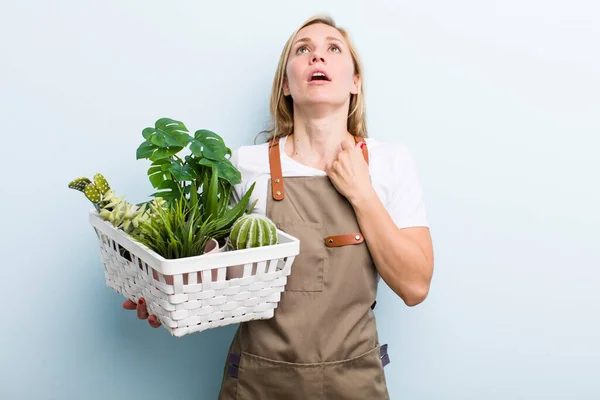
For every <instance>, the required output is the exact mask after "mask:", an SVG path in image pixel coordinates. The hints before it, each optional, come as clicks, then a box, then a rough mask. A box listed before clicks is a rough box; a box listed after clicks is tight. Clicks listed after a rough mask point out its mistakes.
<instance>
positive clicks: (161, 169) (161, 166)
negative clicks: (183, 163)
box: [148, 159, 171, 188]
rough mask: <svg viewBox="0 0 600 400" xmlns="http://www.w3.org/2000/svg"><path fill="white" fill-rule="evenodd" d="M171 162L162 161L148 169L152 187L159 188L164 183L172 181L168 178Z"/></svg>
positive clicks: (155, 162) (157, 161)
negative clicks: (166, 180) (168, 180)
mask: <svg viewBox="0 0 600 400" xmlns="http://www.w3.org/2000/svg"><path fill="white" fill-rule="evenodd" d="M170 161H171V160H170V159H161V160H156V161H154V162H153V163H152V165H151V166H150V168H149V169H148V179H150V183H151V184H152V187H154V188H158V186H159V185H160V183H161V182H162V181H164V180H165V179H170V177H169V178H167V177H168V172H166V171H167V170H168V168H169V166H170Z"/></svg>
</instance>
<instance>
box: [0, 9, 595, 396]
mask: <svg viewBox="0 0 600 400" xmlns="http://www.w3.org/2000/svg"><path fill="white" fill-rule="evenodd" d="M320 11H326V12H330V13H331V14H332V15H333V16H334V17H335V18H336V20H337V21H338V22H339V24H340V25H342V26H345V27H348V28H349V29H350V32H351V34H352V36H353V37H354V39H355V42H356V44H357V46H358V50H359V52H360V54H361V55H362V57H363V59H364V64H365V67H366V76H365V87H366V90H367V105H368V124H369V128H370V134H371V135H372V136H374V137H377V138H379V139H381V140H389V141H394V142H404V143H405V144H407V145H408V146H409V148H410V149H411V151H412V152H413V154H414V156H415V159H416V161H417V165H418V168H419V174H420V177H421V180H422V184H423V190H424V196H425V200H426V204H427V207H428V216H429V220H430V223H431V229H432V235H433V238H434V245H435V255H436V265H435V274H434V280H433V283H432V287H431V292H430V296H429V298H428V299H427V300H426V301H425V302H424V303H423V304H421V305H419V306H417V307H415V308H408V307H406V306H405V305H404V304H403V302H402V301H401V300H400V299H399V298H398V297H395V295H393V293H392V292H391V291H390V290H389V289H388V288H387V287H386V286H385V285H384V284H382V285H381V291H380V295H379V298H378V308H377V309H376V310H377V316H378V321H379V327H380V336H381V339H382V341H383V342H388V343H389V344H390V353H391V358H392V363H391V364H390V365H389V367H388V368H386V373H387V377H388V382H389V388H390V393H391V396H392V399H407V400H451V399H452V400H465V399H473V400H508V399H511V400H514V399H527V400H531V399H544V400H551V399H561V400H572V399H577V400H587V399H589V400H592V399H598V398H600V380H599V379H598V376H599V374H600V344H599V343H598V339H599V338H600V321H599V306H600V300H599V295H598V288H599V284H600V271H599V267H600V246H599V243H598V241H599V239H600V233H599V229H598V228H600V213H599V212H598V209H599V207H600V189H599V183H600V179H599V173H600V162H599V160H598V152H599V147H600V146H599V145H600V139H599V137H600V118H599V117H600V115H599V111H600V51H599V43H600V6H599V5H598V3H597V2H595V1H593V0H588V1H583V0H570V1H566V0H563V1H541V0H539V1H533V0H518V1H517V0H505V1H476V0H457V1H452V2H448V1H442V0H430V1H420V2H418V3H417V2H397V1H371V2H369V4H367V2H366V1H365V2H359V1H354V2H352V1H341V0H340V1H330V2H322V1H301V2H300V1H299V2H294V3H288V2H280V1H275V0H270V1H253V2H242V1H240V2H228V1H223V2H216V1H215V2H198V1H168V2H167V1H148V0H145V1H141V0H139V1H116V0H107V1H104V2H82V1H73V0H71V1H67V0H64V1H51V2H50V1H37V2H24V1H23V2H16V1H15V2H3V3H2V5H1V6H0V14H1V15H2V16H3V18H2V19H3V22H2V24H1V25H0V37H1V39H0V57H1V62H0V126H1V131H0V132H1V135H2V167H3V173H2V184H1V185H0V187H1V189H0V190H1V202H2V207H1V210H2V218H1V221H2V222H1V224H2V229H1V230H0V243H1V246H2V248H1V249H2V267H1V269H0V271H1V276H2V279H1V281H0V282H1V286H0V287H1V290H0V296H1V300H2V305H3V308H2V314H1V316H0V317H1V319H2V329H1V331H0V332H1V333H0V349H1V355H0V377H1V384H0V398H1V399H3V400H4V399H6V400H21V399H26V400H28V399H60V400H70V399H90V400H95V399H114V400H120V399H127V400H130V399H145V400H151V399H181V400H183V399H214V398H216V393H217V391H218V388H219V384H220V379H221V368H222V364H223V359H224V357H225V354H226V350H227V347H228V345H229V341H230V339H231V337H232V335H233V333H234V327H231V326H230V327H227V328H222V329H216V330H210V331H207V332H204V333H201V334H194V335H190V336H187V337H184V338H181V339H176V338H173V337H171V336H170V335H169V334H168V333H167V331H166V330H164V329H159V330H153V329H151V328H149V327H148V325H147V323H146V322H141V321H138V320H137V319H136V317H135V315H134V314H133V313H132V312H128V311H125V310H122V309H121V308H120V304H121V301H122V298H121V297H120V296H119V295H117V294H115V293H114V292H112V291H111V290H110V289H108V288H107V287H106V286H105V284H104V276H103V270H102V266H101V264H100V261H99V252H98V249H97V245H96V242H95V235H94V233H93V230H92V228H91V226H90V225H89V223H88V221H87V214H86V213H87V210H88V209H89V208H90V204H89V202H88V201H87V200H86V199H85V197H83V195H81V194H79V193H77V192H75V191H72V190H70V189H68V188H67V183H68V182H69V181H70V180H71V179H73V178H75V177H78V176H92V175H93V174H94V173H96V172H102V173H104V174H105V175H106V176H107V177H108V178H109V180H110V182H111V184H112V185H113V187H114V189H115V190H116V191H117V192H118V193H120V194H125V195H126V196H127V198H128V200H130V201H132V202H134V201H142V200H145V199H146V196H147V195H148V194H149V193H151V190H152V188H151V186H150V183H149V181H148V179H147V177H146V170H147V167H148V163H147V161H145V160H144V161H136V160H135V150H136V148H137V146H138V145H139V144H140V143H141V140H142V136H141V130H142V129H143V128H145V127H147V126H150V125H152V124H153V123H154V121H155V120H156V119H158V118H160V117H163V116H169V117H172V118H175V119H179V120H182V121H184V122H185V123H186V124H187V125H188V127H189V128H190V129H193V130H196V129H201V128H206V129H212V130H214V131H216V132H218V133H219V134H221V135H222V136H223V137H224V138H225V139H226V141H227V143H228V145H230V146H231V147H237V146H239V145H242V144H251V143H252V141H253V138H254V135H255V134H256V133H257V132H259V131H260V130H262V129H263V128H264V127H265V123H266V121H267V118H268V96H269V92H270V89H271V82H272V77H273V74H274V72H275V67H276V65H277V61H278V57H279V55H280V51H281V49H282V47H283V44H284V42H285V40H286V39H287V38H288V35H289V34H290V33H291V32H292V31H293V30H294V29H295V28H296V27H297V26H298V25H299V24H300V23H301V22H303V21H304V20H305V19H306V18H308V17H309V16H310V15H312V14H313V13H316V12H320Z"/></svg>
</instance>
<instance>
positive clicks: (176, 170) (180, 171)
mask: <svg viewBox="0 0 600 400" xmlns="http://www.w3.org/2000/svg"><path fill="white" fill-rule="evenodd" d="M169 172H171V173H172V174H173V177H174V178H175V179H176V180H178V181H192V180H194V179H196V174H195V173H194V171H192V169H191V168H190V166H189V165H181V164H179V163H178V162H176V163H173V164H171V165H170V166H169Z"/></svg>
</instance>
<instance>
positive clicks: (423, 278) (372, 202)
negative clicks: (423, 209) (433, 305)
mask: <svg viewBox="0 0 600 400" xmlns="http://www.w3.org/2000/svg"><path fill="white" fill-rule="evenodd" d="M351 204H352V206H353V208H354V211H355V213H356V216H357V219H358V223H359V226H360V229H361V232H362V234H363V236H364V238H365V242H366V243H367V246H368V249H369V252H370V253H371V257H372V258H373V261H374V263H375V266H376V267H377V270H378V272H379V274H380V275H381V278H382V279H383V280H384V281H385V282H386V283H387V285H388V286H389V287H390V288H391V289H392V290H393V291H394V292H395V293H396V294H397V295H398V296H400V297H401V298H402V300H404V302H405V303H406V304H407V305H409V306H414V305H416V304H419V303H420V302H422V301H423V300H424V299H425V297H426V296H427V293H428V292H429V284H430V281H431V275H432V270H433V261H432V260H431V258H432V257H431V256H428V255H427V251H426V249H425V248H424V247H423V246H422V245H421V244H420V243H419V241H418V240H417V239H416V238H415V237H414V232H412V233H409V230H406V229H399V228H398V227H397V226H396V224H395V223H394V221H393V219H392V217H391V216H390V214H389V213H388V212H387V210H386V209H385V207H384V205H383V204H382V203H381V200H380V199H379V196H377V194H376V193H375V191H374V190H370V191H369V192H367V193H365V194H363V195H361V196H360V197H358V198H356V199H352V200H351ZM423 229H427V228H423Z"/></svg>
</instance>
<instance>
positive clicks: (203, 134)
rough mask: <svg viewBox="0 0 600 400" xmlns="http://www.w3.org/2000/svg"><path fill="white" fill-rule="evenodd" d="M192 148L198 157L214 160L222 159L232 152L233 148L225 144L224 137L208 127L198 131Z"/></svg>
mask: <svg viewBox="0 0 600 400" xmlns="http://www.w3.org/2000/svg"><path fill="white" fill-rule="evenodd" d="M190 150H191V151H192V154H194V156H196V157H199V158H201V157H204V158H208V159H209V160H214V161H220V160H222V159H224V158H225V156H226V155H227V154H231V150H230V149H229V148H227V146H225V142H224V141H223V138H222V137H221V136H219V135H217V134H216V133H214V132H212V131H209V130H206V129H203V130H199V131H196V133H195V134H194V139H193V140H192V144H191V145H190Z"/></svg>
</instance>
